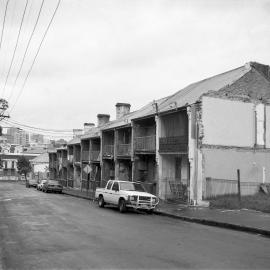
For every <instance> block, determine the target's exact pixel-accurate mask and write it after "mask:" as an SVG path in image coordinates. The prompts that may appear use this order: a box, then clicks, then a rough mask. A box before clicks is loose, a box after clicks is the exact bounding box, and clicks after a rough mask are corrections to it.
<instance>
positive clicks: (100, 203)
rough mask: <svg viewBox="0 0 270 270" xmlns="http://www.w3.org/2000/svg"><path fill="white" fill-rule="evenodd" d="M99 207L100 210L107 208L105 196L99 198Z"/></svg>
mask: <svg viewBox="0 0 270 270" xmlns="http://www.w3.org/2000/svg"><path fill="white" fill-rule="evenodd" d="M98 206H99V207H100V208H103V207H104V206H105V201H104V198H103V196H99V197H98Z"/></svg>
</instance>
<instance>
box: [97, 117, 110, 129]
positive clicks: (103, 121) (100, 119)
mask: <svg viewBox="0 0 270 270" xmlns="http://www.w3.org/2000/svg"><path fill="white" fill-rule="evenodd" d="M109 121H110V115H109V114H98V115H97V122H98V127H101V126H103V125H105V124H106V123H108V122H109Z"/></svg>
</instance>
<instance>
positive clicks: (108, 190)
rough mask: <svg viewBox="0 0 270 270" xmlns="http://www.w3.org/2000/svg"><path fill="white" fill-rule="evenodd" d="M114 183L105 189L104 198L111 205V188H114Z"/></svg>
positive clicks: (109, 183)
mask: <svg viewBox="0 0 270 270" xmlns="http://www.w3.org/2000/svg"><path fill="white" fill-rule="evenodd" d="M112 184H113V181H109V182H108V183H107V185H106V187H105V189H104V193H103V197H104V201H105V202H107V203H111V187H112Z"/></svg>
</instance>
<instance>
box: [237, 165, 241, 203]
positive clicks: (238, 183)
mask: <svg viewBox="0 0 270 270" xmlns="http://www.w3.org/2000/svg"><path fill="white" fill-rule="evenodd" d="M237 188H238V190H237V191H238V200H239V202H240V201H241V183H240V170H239V169H237Z"/></svg>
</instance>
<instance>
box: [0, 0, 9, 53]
mask: <svg viewBox="0 0 270 270" xmlns="http://www.w3.org/2000/svg"><path fill="white" fill-rule="evenodd" d="M8 3H9V0H7V2H6V8H5V13H4V18H3V24H2V31H1V38H0V49H1V48H2V41H3V35H4V29H5V22H6V16H7V9H8Z"/></svg>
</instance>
